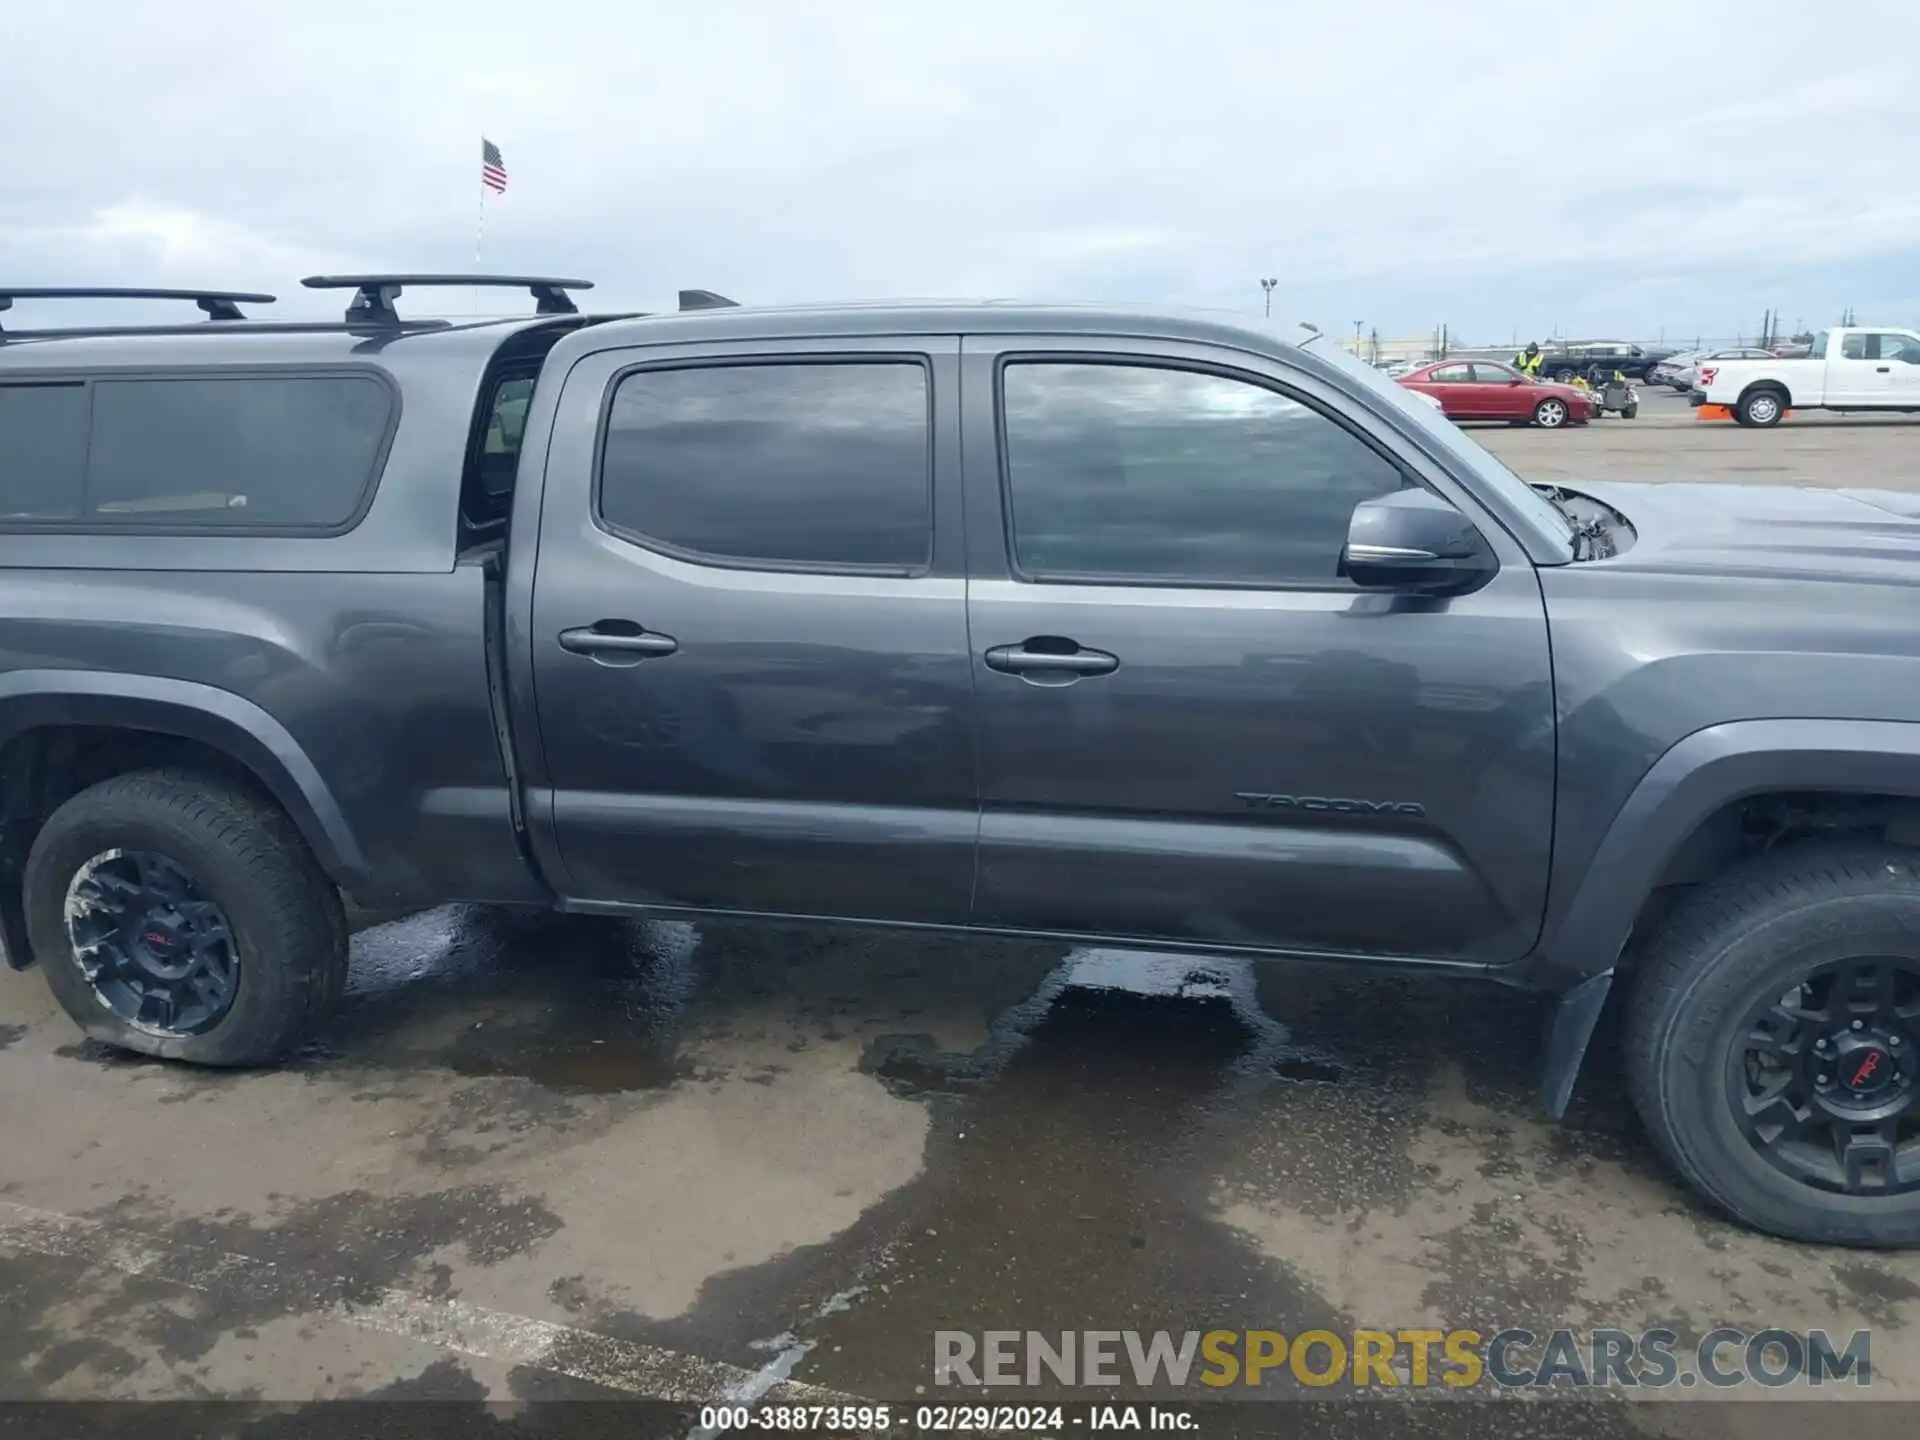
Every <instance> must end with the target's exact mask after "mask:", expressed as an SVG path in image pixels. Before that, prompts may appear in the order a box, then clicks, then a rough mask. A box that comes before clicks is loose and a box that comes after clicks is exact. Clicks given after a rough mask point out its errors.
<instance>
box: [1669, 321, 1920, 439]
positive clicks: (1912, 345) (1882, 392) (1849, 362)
mask: <svg viewBox="0 0 1920 1440" xmlns="http://www.w3.org/2000/svg"><path fill="white" fill-rule="evenodd" d="M1694 385H1695V388H1696V391H1697V392H1698V393H1699V394H1701V395H1703V396H1704V397H1705V398H1704V399H1703V400H1702V402H1701V403H1703V404H1706V405H1725V406H1726V407H1727V408H1728V409H1730V410H1732V411H1733V418H1734V419H1736V420H1738V421H1739V422H1740V423H1741V424H1742V425H1778V424H1779V423H1780V421H1781V418H1782V417H1783V416H1785V414H1786V413H1787V411H1788V410H1916V411H1920V334H1915V333H1914V332H1913V331H1911V330H1900V329H1895V328H1893V327H1891V326H1878V327H1866V326H1857V327H1852V328H1849V329H1844V330H1822V331H1821V332H1820V333H1819V334H1818V335H1816V336H1814V337H1813V347H1812V349H1811V350H1810V351H1809V352H1808V354H1807V356H1806V358H1805V359H1802V360H1771V359H1770V360H1708V361H1703V362H1702V363H1701V366H1700V373H1699V377H1698V378H1697V379H1696V380H1695V382H1694Z"/></svg>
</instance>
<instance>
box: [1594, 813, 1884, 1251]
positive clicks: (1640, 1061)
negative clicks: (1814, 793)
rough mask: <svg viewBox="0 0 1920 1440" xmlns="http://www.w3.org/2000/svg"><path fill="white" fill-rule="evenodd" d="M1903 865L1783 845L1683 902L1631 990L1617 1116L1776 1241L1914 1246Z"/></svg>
mask: <svg viewBox="0 0 1920 1440" xmlns="http://www.w3.org/2000/svg"><path fill="white" fill-rule="evenodd" d="M1917 1054H1920V857H1916V856H1915V855H1914V854H1913V853H1912V852H1910V851H1906V850H1901V849H1897V848H1895V847H1891V846H1871V845H1862V846H1826V845H1809V846H1803V847H1797V848H1794V849H1789V850H1786V851H1783V852H1780V853H1778V854H1775V855H1770V856H1767V857H1764V858H1762V859H1759V860H1756V861H1752V862H1748V863H1747V864H1746V865H1744V866H1742V867H1740V868H1738V869H1736V870H1733V871H1730V872H1729V873H1728V874H1726V875H1725V876H1723V877H1721V878H1719V879H1717V880H1714V881H1711V882H1708V883H1707V884H1705V885H1703V886H1701V887H1700V888H1699V889H1698V890H1696V891H1695V892H1694V893H1693V894H1692V895H1691V896H1689V897H1688V898H1687V899H1686V900H1685V901H1683V902H1682V903H1681V905H1680V906H1679V907H1678V908H1677V909H1676V910H1675V911H1674V912H1673V914H1672V915H1671V916H1670V917H1669V919H1668V921H1667V923H1666V924H1665V926H1664V927H1663V928H1662V930H1661V931H1660V932H1659V934H1658V935H1657V936H1656V937H1655V940H1654V942H1653V945H1652V948H1651V950H1650V952H1649V954H1648V956H1647V958H1646V961H1645V964H1644V967H1643V969H1642V970H1641V971H1640V973H1639V974H1638V975H1637V976H1636V977H1635V985H1634V990H1633V995H1632V1002H1631V1006H1630V1010H1629V1018H1628V1038H1627V1055H1628V1060H1627V1068H1628V1079H1629V1082H1630V1084H1631V1086H1632V1092H1633V1100H1634V1105H1635V1108H1636V1109H1637V1110H1638V1111H1639V1112H1640V1117H1641V1119H1642V1121H1643V1122H1644V1123H1645V1124H1646V1127H1647V1130H1648V1131H1649V1132H1650V1133H1651V1135H1652V1137H1653V1139H1654V1141H1655V1143H1656V1144H1657V1145H1658V1146H1659V1147H1660V1149H1661V1150H1662V1151H1663V1152H1664V1153H1665V1155H1666V1157H1667V1158H1668V1160H1669V1161H1671V1162H1672V1164H1673V1166H1674V1168H1675V1169H1677V1170H1678V1171H1679V1172H1680V1174H1681V1175H1682V1176H1683V1177H1684V1178H1685V1179H1686V1180H1687V1181H1688V1182H1689V1183H1691V1184H1692V1185H1693V1186H1694V1187H1695V1188H1696V1189H1697V1190H1699V1191H1700V1192H1701V1193H1702V1194H1703V1195H1704V1196H1705V1197H1706V1198H1707V1199H1708V1200H1709V1201H1711V1202H1712V1203H1713V1204H1714V1205H1716V1206H1718V1207H1719V1208H1720V1209H1722V1210H1724V1211H1725V1212H1727V1213H1728V1214H1730V1215H1732V1216H1733V1217H1734V1218H1735V1219H1737V1220H1740V1221H1742V1222H1744V1223H1746V1224H1748V1225H1751V1226H1753V1227H1755V1228H1756V1229H1759V1230H1764V1231H1767V1232H1769V1233H1771V1234H1774V1235H1780V1236H1784V1237H1786V1238H1788V1239H1792V1240H1806V1241H1815V1242H1819V1243H1825V1244H1842V1245H1876V1246H1895V1245H1898V1246H1906V1245H1915V1244H1920V1062H1917V1061H1916V1055H1917Z"/></svg>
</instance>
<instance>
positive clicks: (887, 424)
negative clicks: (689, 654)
mask: <svg viewBox="0 0 1920 1440" xmlns="http://www.w3.org/2000/svg"><path fill="white" fill-rule="evenodd" d="M930 399H931V395H930V391H929V387H928V376H927V370H926V367H925V366H924V365H922V364H921V363H919V362H917V361H910V360H893V361H844V362H815V363H798V364H766V365H758V364H755V365H742V364H734V365H708V366H697V367H689V368H684V369H671V370H641V371H636V372H634V373H632V374H629V375H627V376H625V377H624V378H622V379H621V380H620V382H619V383H618V385H617V386H616V387H615V389H614V392H613V400H612V404H611V405H610V407H609V409H608V414H607V426H606V435H605V439H604V442H603V447H602V452H601V461H600V483H599V498H598V505H599V514H600V519H601V521H602V522H603V523H604V524H605V525H606V526H607V527H608V528H609V529H610V530H613V531H615V532H616V533H618V534H621V535H625V536H627V537H629V538H632V539H634V540H636V541H638V542H639V543H641V544H646V545H651V546H654V547H656V548H659V549H663V550H666V551H668V552H670V553H671V552H678V553H680V554H683V555H685V556H686V557H687V558H690V559H694V560H700V561H707V562H714V563H719V564H735V565H747V566H753V567H756V568H766V569H800V570H808V569H856V570H877V571H886V572H890V573H891V572H911V571H915V570H919V569H923V568H924V567H925V566H926V565H927V563H928V561H929V559H930V558H931V555H932V542H933V496H932V461H931V442H932V426H931V424H930V421H929V418H928V416H929V405H930Z"/></svg>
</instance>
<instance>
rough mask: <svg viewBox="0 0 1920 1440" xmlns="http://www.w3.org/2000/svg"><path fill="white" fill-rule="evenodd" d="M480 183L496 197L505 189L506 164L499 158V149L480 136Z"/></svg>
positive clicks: (503, 192) (504, 191)
mask: <svg viewBox="0 0 1920 1440" xmlns="http://www.w3.org/2000/svg"><path fill="white" fill-rule="evenodd" d="M480 183H481V184H482V185H484V186H486V187H487V188H488V189H489V190H491V191H493V193H494V194H496V195H504V194H505V193H506V189H507V162H506V161H504V160H502V159H501V158H500V147H499V146H498V145H496V144H494V143H493V141H491V140H489V139H487V138H486V137H485V136H482V137H481V139H480Z"/></svg>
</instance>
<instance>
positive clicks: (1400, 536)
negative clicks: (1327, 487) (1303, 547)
mask: <svg viewBox="0 0 1920 1440" xmlns="http://www.w3.org/2000/svg"><path fill="white" fill-rule="evenodd" d="M1499 569H1500V562H1499V561H1498V560H1496V559H1495V558H1494V554H1493V551H1492V550H1491V549H1490V548H1489V547H1488V545H1487V542H1486V540H1485V539H1484V538H1483V537H1482V536H1481V534H1480V532H1479V531H1478V530H1476V529H1474V527H1473V522H1472V521H1470V520H1468V519H1467V517H1466V516H1464V515H1462V514H1461V513H1460V512H1459V511H1458V510H1456V509H1454V508H1453V506H1451V505H1449V504H1448V503H1447V502H1446V501H1445V500H1443V499H1441V498H1440V497H1439V496H1438V495H1435V494H1434V493H1433V492H1432V491H1430V490H1421V489H1418V488H1413V489H1407V490H1396V491H1394V492H1393V494H1391V495H1382V496H1380V497H1379V498H1378V499H1375V500H1362V501H1361V502H1360V503H1359V504H1358V505H1356V506H1355V507H1354V510H1353V519H1352V520H1350V521H1349V522H1348V523H1347V544H1346V548H1345V549H1343V550H1342V551H1341V552H1340V573H1341V574H1342V575H1344V576H1345V577H1346V578H1347V579H1349V580H1351V581H1352V582H1353V583H1354V584H1355V585H1357V586H1359V587H1360V588H1361V589H1362V590H1393V591H1399V592H1401V593H1405V594H1415V595H1459V594H1464V593H1465V592H1466V591H1468V590H1473V589H1476V588H1478V587H1479V586H1480V585H1482V584H1484V583H1485V582H1486V581H1487V580H1488V579H1490V578H1491V577H1492V576H1493V575H1494V574H1495V573H1496V572H1498V570H1499Z"/></svg>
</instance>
